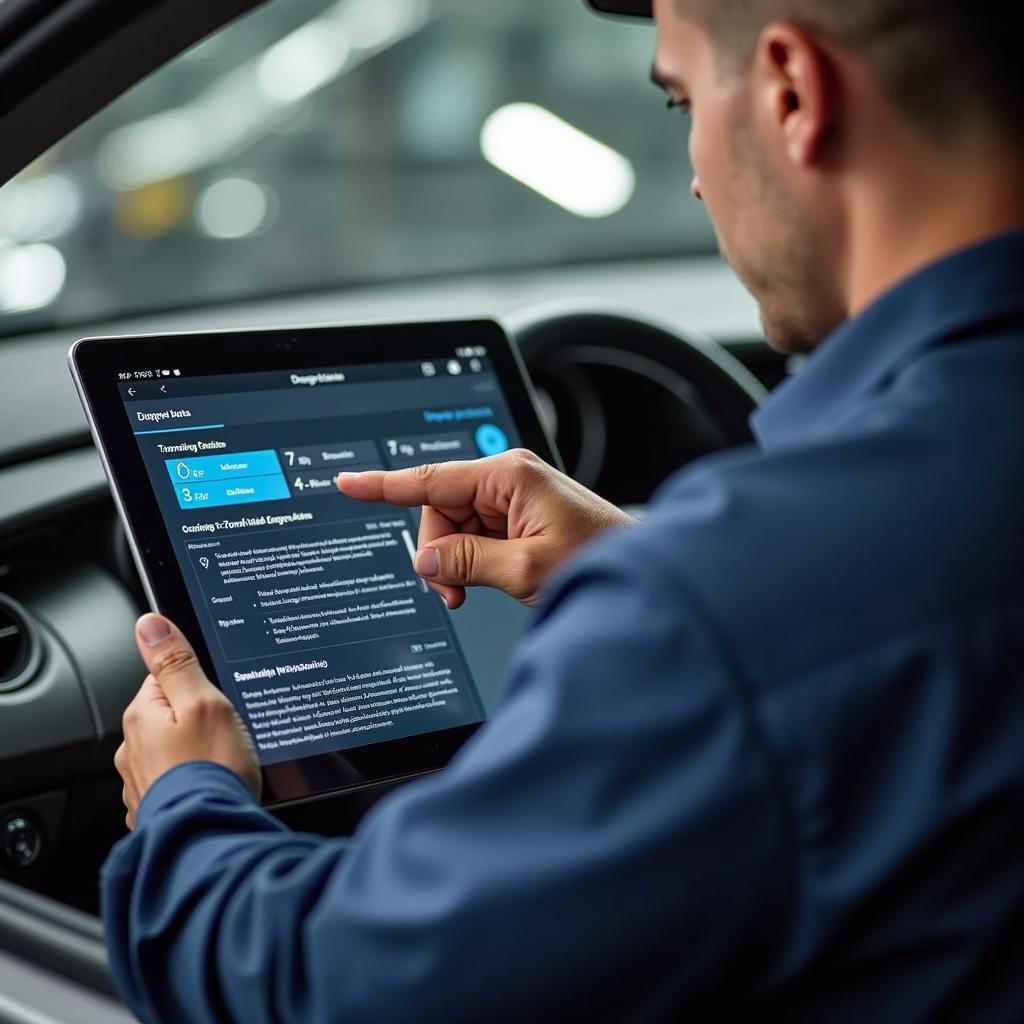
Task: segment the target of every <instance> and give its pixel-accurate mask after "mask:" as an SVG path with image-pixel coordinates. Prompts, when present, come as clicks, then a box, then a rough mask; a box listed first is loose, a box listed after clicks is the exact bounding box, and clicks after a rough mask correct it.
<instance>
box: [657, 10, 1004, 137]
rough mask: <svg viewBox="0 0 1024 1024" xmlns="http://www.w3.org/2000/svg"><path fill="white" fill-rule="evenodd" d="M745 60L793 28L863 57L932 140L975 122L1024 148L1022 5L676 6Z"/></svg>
mask: <svg viewBox="0 0 1024 1024" xmlns="http://www.w3.org/2000/svg"><path fill="white" fill-rule="evenodd" d="M676 3H677V5H678V7H679V10H680V11H681V13H683V14H685V15H688V16H692V17H695V18H696V19H697V20H699V21H700V22H701V23H702V24H704V25H705V26H706V27H707V28H708V29H709V31H710V32H711V34H712V37H713V38H714V39H715V41H716V43H718V44H719V45H720V46H721V47H722V49H723V50H724V51H725V52H726V53H727V54H730V55H733V56H739V57H741V58H743V59H746V58H748V57H749V55H750V54H751V53H752V52H753V49H754V46H755V43H756V40H757V37H758V35H759V34H760V32H761V29H762V28H763V27H764V26H765V25H767V24H769V23H770V22H772V21H788V22H792V23H794V24H797V25H799V26H801V27H803V28H804V29H806V30H807V31H809V32H812V33H815V34H821V35H822V36H824V37H826V38H828V39H830V40H831V41H833V42H835V43H836V44H837V45H840V46H842V47H843V48H845V49H847V50H849V51H851V52H853V53H855V54H856V55H858V56H859V57H860V59H861V60H862V61H863V63H864V64H865V66H866V67H867V68H868V70H869V71H870V72H871V73H872V75H873V76H874V78H875V80H876V81H877V82H878V84H879V86H880V88H881V89H882V92H883V94H884V95H885V96H886V97H887V98H888V99H889V100H890V101H891V102H893V103H894V104H895V105H896V106H898V107H899V108H900V109H902V110H903V111H904V112H905V113H906V114H907V115H908V116H909V117H911V118H912V119H913V120H914V121H915V122H916V123H917V124H918V125H919V126H920V127H922V128H924V129H925V130H927V131H928V132H929V134H932V135H938V136H940V137H941V136H943V135H948V134H949V133H950V132H951V131H955V130H956V128H957V127H963V126H964V125H965V124H967V123H971V122H977V121H978V120H979V118H983V119H986V120H988V121H989V122H992V123H994V124H995V125H996V126H997V127H998V128H999V129H1000V130H1001V131H1003V132H1005V133H1007V134H1010V135H1012V137H1013V139H1014V141H1015V142H1017V143H1021V142H1024V59H1022V58H1024V54H1022V53H1021V50H1022V47H1024V0H973V2H971V0H676Z"/></svg>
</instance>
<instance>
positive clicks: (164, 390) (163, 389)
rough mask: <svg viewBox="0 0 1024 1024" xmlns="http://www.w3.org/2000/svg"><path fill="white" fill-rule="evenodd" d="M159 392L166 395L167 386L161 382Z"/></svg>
mask: <svg viewBox="0 0 1024 1024" xmlns="http://www.w3.org/2000/svg"><path fill="white" fill-rule="evenodd" d="M160 394H161V395H166V394H167V388H166V387H165V386H164V385H163V384H161V385H160Z"/></svg>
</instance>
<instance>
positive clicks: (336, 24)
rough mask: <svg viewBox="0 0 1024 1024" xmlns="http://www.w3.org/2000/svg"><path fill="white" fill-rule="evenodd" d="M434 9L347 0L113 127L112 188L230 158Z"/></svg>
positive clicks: (408, 0)
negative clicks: (188, 96)
mask: <svg viewBox="0 0 1024 1024" xmlns="http://www.w3.org/2000/svg"><path fill="white" fill-rule="evenodd" d="M0 2H3V0H0ZM430 14H431V10H430V0H339V2H338V3H336V4H333V5H332V6H331V7H330V8H328V10H327V11H326V12H325V13H324V14H322V15H320V16H319V17H317V18H314V19H313V20H312V21H309V22H307V23H306V24H305V25H303V26H302V27H301V28H298V29H296V30H295V31H294V32H292V33H290V34H289V35H287V36H285V37H284V38H283V39H280V40H278V41H277V42H276V43H274V44H273V45H272V46H270V47H269V48H268V49H267V50H265V51H264V52H263V53H261V54H259V55H258V56H256V57H254V58H253V59H252V60H249V61H246V62H245V63H244V64H242V65H241V66H240V67H238V68H236V69H235V70H234V71H230V72H228V73H227V74H225V75H224V76H223V77H221V78H220V79H218V80H217V81H216V82H214V83H213V84H212V85H210V86H209V88H207V89H205V90H204V91H203V92H202V93H201V94H200V95H199V96H197V97H196V98H195V99H194V100H193V101H192V102H191V103H187V104H184V105H183V106H180V107H174V108H172V109H169V110H165V111H162V112H160V113H158V114H154V115H152V116H151V117H146V118H143V119H141V120H139V121H135V122H132V123H131V124H127V125H124V126H123V127H122V128H118V129H117V130H115V131H113V132H112V133H111V134H110V135H109V136H108V137H107V139H106V140H105V141H104V142H103V145H102V146H101V147H100V151H99V164H100V171H101V173H102V175H103V177H104V179H105V180H106V181H107V183H108V184H109V185H110V186H111V187H112V188H115V189H135V188H142V187H143V186H145V185H149V184H152V183H153V182H156V181H163V180H165V179H167V178H173V177H177V176H178V175H186V174H192V173H194V172H195V171H198V170H202V169H203V168H205V167H211V166H215V165H217V164H221V163H224V162H225V161H227V160H229V159H231V158H232V157H234V156H236V155H237V154H238V153H240V152H242V151H243V150H245V149H246V148H247V147H248V146H250V145H251V144H252V143H253V142H254V141H256V140H257V139H259V138H261V137H263V136H264V135H266V134H267V133H268V132H269V131H270V130H271V129H272V128H273V127H274V126H275V125H276V124H278V123H280V121H281V120H282V119H283V118H285V117H287V116H288V111H289V108H291V107H293V106H295V105H297V104H299V103H301V102H302V101H303V100H305V99H307V98H308V97H309V96H311V95H312V94H313V93H315V92H316V91H317V90H319V89H322V88H323V87H324V86H325V85H327V84H328V83H330V82H331V81H333V80H334V79H336V78H338V77H339V76H340V75H343V74H346V73H347V72H350V71H352V70H354V69H355V68H357V67H359V66H360V65H361V64H364V63H365V62H366V61H368V60H371V59H372V58H373V57H375V56H376V55H377V54H378V53H380V52H381V51H383V50H386V49H387V48H389V47H391V46H394V45H395V44H396V43H399V42H401V41H402V40H403V39H406V38H407V37H409V36H411V35H413V34H415V33H416V32H418V31H419V30H420V29H421V28H423V26H424V25H426V24H427V22H428V21H429V20H430Z"/></svg>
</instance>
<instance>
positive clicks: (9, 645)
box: [0, 596, 38, 693]
mask: <svg viewBox="0 0 1024 1024" xmlns="http://www.w3.org/2000/svg"><path fill="white" fill-rule="evenodd" d="M37 654H38V650H37V646H36V638H35V635H34V633H33V632H32V628H31V626H30V625H29V622H28V619H27V618H26V616H25V613H24V611H23V610H22V609H21V607H20V606H19V605H17V604H16V603H15V602H14V601H12V600H10V598H7V597H3V596H0V693H7V692H9V691H11V690H17V689H18V688H19V687H21V686H24V685H25V684H26V683H28V682H30V681H31V679H32V676H33V675H34V673H35V669H36V663H37Z"/></svg>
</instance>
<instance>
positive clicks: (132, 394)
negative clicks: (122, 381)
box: [128, 388, 135, 398]
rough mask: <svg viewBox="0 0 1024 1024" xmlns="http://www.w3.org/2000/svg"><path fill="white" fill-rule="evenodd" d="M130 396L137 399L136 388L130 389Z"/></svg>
mask: <svg viewBox="0 0 1024 1024" xmlns="http://www.w3.org/2000/svg"><path fill="white" fill-rule="evenodd" d="M128 394H129V395H131V397H132V398H134V397H135V388H129V389H128Z"/></svg>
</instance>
